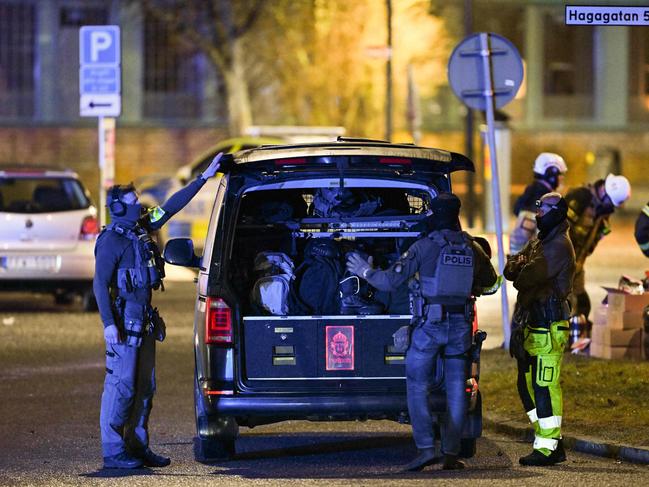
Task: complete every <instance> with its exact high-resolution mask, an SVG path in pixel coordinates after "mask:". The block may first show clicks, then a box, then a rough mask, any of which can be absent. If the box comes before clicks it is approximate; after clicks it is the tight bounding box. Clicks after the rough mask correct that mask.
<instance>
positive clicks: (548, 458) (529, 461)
mask: <svg viewBox="0 0 649 487" xmlns="http://www.w3.org/2000/svg"><path fill="white" fill-rule="evenodd" d="M557 450H558V447H557ZM557 450H554V451H553V452H551V453H550V454H549V455H544V454H543V453H541V452H540V451H539V450H532V453H530V454H529V455H526V456H524V457H521V458H519V459H518V463H520V464H521V465H525V466H526V467H549V466H551V465H556V464H557V463H561V462H563V461H565V459H566V454H565V452H564V453H563V459H561V453H560V452H558V451H557Z"/></svg>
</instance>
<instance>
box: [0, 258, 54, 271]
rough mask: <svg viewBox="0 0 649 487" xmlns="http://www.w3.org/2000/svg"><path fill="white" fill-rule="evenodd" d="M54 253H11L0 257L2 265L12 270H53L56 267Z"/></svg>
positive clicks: (0, 264) (0, 265)
mask: <svg viewBox="0 0 649 487" xmlns="http://www.w3.org/2000/svg"><path fill="white" fill-rule="evenodd" d="M56 263H57V258H56V256H54V255H22V256H18V255H10V256H3V257H0V267H2V268H3V269H7V270H10V271H52V270H55V269H56V267H57V266H56Z"/></svg>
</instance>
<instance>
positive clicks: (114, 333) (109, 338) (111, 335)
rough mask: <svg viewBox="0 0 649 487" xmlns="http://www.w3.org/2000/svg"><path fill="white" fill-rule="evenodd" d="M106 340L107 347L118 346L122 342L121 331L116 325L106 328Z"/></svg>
mask: <svg viewBox="0 0 649 487" xmlns="http://www.w3.org/2000/svg"><path fill="white" fill-rule="evenodd" d="M104 340H106V345H117V344H118V343H120V342H121V341H122V340H121V339H120V336H119V330H118V329H117V327H116V326H115V325H110V326H107V327H106V328H104Z"/></svg>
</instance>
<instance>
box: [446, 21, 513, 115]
mask: <svg viewBox="0 0 649 487" xmlns="http://www.w3.org/2000/svg"><path fill="white" fill-rule="evenodd" d="M481 36H486V40H487V44H488V46H489V49H488V50H483V48H482V43H483V39H481ZM486 56H488V57H489V58H490V61H491V79H492V80H493V86H492V89H493V97H494V104H495V106H496V108H500V107H502V106H504V105H506V104H507V103H509V102H510V101H511V100H512V99H513V98H514V96H516V93H517V92H518V89H519V88H520V86H521V83H522V82H523V61H522V59H521V55H520V54H519V53H518V50H517V49H516V47H515V46H514V44H512V43H511V42H510V41H509V40H507V39H506V38H504V37H502V36H499V35H498V34H493V33H488V34H485V33H478V34H473V35H471V36H469V37H466V38H465V39H464V40H463V41H462V42H460V43H459V44H458V45H457V46H456V47H455V49H454V50H453V52H452V53H451V58H450V59H449V62H448V80H449V83H450V85H451V88H452V89H453V92H454V93H455V95H456V96H457V97H458V98H460V99H461V100H462V101H463V102H464V103H465V104H466V105H467V106H468V107H469V108H473V109H476V110H486V103H487V93H486V86H487V83H486V80H485V73H486V71H485V66H484V58H485V57H486Z"/></svg>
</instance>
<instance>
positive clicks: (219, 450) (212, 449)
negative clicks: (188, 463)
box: [194, 437, 234, 463]
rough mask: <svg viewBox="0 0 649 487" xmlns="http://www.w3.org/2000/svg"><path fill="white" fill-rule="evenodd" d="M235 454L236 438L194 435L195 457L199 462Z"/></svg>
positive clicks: (211, 460)
mask: <svg viewBox="0 0 649 487" xmlns="http://www.w3.org/2000/svg"><path fill="white" fill-rule="evenodd" d="M233 456H234V439H232V438H219V439H217V438H213V437H210V438H204V437H194V458H195V459H196V461H197V462H201V463H211V462H216V461H218V460H223V459H228V458H231V457H233Z"/></svg>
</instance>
